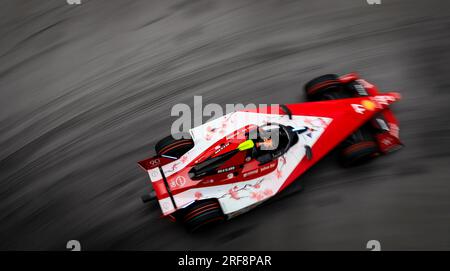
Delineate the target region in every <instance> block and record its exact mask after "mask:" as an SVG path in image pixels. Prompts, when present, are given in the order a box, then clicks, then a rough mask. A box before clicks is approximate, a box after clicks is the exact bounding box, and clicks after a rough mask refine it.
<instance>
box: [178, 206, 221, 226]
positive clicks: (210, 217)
mask: <svg viewBox="0 0 450 271" xmlns="http://www.w3.org/2000/svg"><path fill="white" fill-rule="evenodd" d="M179 219H180V221H181V222H182V223H183V224H184V226H185V227H186V228H187V230H188V231H189V232H194V231H197V230H200V229H205V228H206V227H209V226H212V225H215V224H218V223H221V222H223V221H225V215H224V214H223V211H222V208H221V207H220V204H219V201H218V200H216V199H207V200H202V201H196V202H194V203H192V204H191V205H189V206H188V207H186V208H185V209H182V210H181V213H180V214H179Z"/></svg>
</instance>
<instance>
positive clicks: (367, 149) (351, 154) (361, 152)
mask: <svg viewBox="0 0 450 271" xmlns="http://www.w3.org/2000/svg"><path fill="white" fill-rule="evenodd" d="M379 154H380V152H379V148H378V144H377V143H376V142H375V141H373V140H366V141H359V142H356V143H353V144H350V145H347V146H346V147H344V148H343V149H342V150H341V154H340V162H341V164H342V166H344V167H352V166H357V165H361V164H364V163H366V162H369V161H371V160H373V159H374V158H375V157H377V156H379Z"/></svg>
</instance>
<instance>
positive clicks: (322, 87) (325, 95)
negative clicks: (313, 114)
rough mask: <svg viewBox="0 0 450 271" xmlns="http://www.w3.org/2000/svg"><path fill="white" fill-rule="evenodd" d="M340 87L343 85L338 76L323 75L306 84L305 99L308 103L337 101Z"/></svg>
mask: <svg viewBox="0 0 450 271" xmlns="http://www.w3.org/2000/svg"><path fill="white" fill-rule="evenodd" d="M342 87H343V84H342V83H341V81H340V80H339V76H338V75H336V74H325V75H322V76H320V77H317V78H315V79H313V80H311V81H309V82H308V83H306V85H305V92H306V98H307V99H308V100H309V101H323V100H332V99H339V98H341V97H340V96H339V92H341V89H342Z"/></svg>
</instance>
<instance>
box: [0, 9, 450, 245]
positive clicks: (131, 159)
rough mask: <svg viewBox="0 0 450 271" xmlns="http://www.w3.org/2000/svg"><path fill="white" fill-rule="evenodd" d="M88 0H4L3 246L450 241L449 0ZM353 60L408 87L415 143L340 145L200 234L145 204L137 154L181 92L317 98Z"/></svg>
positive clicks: (402, 116) (405, 117)
mask: <svg viewBox="0 0 450 271" xmlns="http://www.w3.org/2000/svg"><path fill="white" fill-rule="evenodd" d="M82 1H83V4H81V5H78V6H69V5H67V4H66V2H65V1H64V0H47V1H25V0H2V1H1V2H0V37H1V38H0V248H1V249H27V250H35V249H37V250H41V249H55V250H65V246H66V242H67V241H68V240H71V239H76V240H80V242H81V244H82V249H84V250H98V249H114V250H119V249H126V250H128V249H131V250H172V249H178V250H224V249H225V250H248V249H257V250H290V249H294V250H347V249H355V250H365V249H366V248H365V246H366V242H367V241H368V240H371V239H376V240H379V241H380V242H381V245H382V249H385V250H399V249H408V250H409V249H427V250H428V249H439V250H441V249H447V250H448V249H450V178H449V176H450V168H449V164H450V163H449V162H450V107H449V104H450V103H449V102H450V99H449V98H450V92H449V88H450V68H449V67H450V50H449V49H450V31H449V29H450V3H449V1H446V0H441V1H438V0H428V1H424V0H409V1H400V0H383V3H382V4H381V5H378V6H369V5H368V4H367V3H366V1H365V0H314V1H313V0H291V1H289V0H268V1H262V0H254V1H249V0H243V1H237V0H236V1H234V0H221V1H208V0H184V1H169V0H164V1H148V0H136V1H125V0H82ZM351 71H358V72H359V73H360V74H361V75H362V76H363V77H365V78H366V79H368V80H370V81H372V82H374V83H377V84H378V85H379V86H380V87H381V89H384V90H389V91H390V90H397V91H400V92H401V93H402V94H403V96H404V99H403V100H402V101H401V102H400V103H398V104H396V105H395V106H394V110H395V113H396V114H397V116H398V118H399V120H400V122H401V126H400V128H401V136H402V137H403V141H404V143H405V145H406V148H404V149H403V150H401V151H400V152H397V153H395V154H392V155H390V156H387V157H384V158H382V159H378V160H377V161H375V162H373V163H371V164H368V165H365V166H362V167H359V168H355V169H351V170H348V169H342V168H340V167H339V166H338V165H337V164H336V163H335V162H336V161H335V158H334V157H333V156H329V157H327V158H326V159H325V160H323V161H322V162H320V163H319V164H317V165H316V166H315V167H314V168H312V170H311V171H309V172H308V173H307V174H306V175H304V176H303V177H302V178H301V180H300V182H299V183H297V184H295V185H294V186H293V187H291V188H290V189H288V190H287V191H286V192H285V193H283V194H282V195H280V197H277V198H276V199H274V200H272V201H271V202H270V203H268V204H266V205H265V206H263V207H262V208H258V209H256V210H254V211H252V212H250V213H248V214H246V215H244V216H241V217H239V218H236V219H235V220H233V221H230V222H229V223H226V224H225V225H222V226H219V227H217V228H214V229H212V230H210V231H207V232H203V233H200V234H196V235H188V234H187V233H186V232H185V231H184V230H183V229H182V228H181V227H178V226H177V225H174V224H172V223H171V222H169V221H166V220H162V219H160V218H159V214H160V213H159V208H158V207H157V206H151V205H150V206H146V205H143V204H142V203H141V201H140V198H139V196H140V195H141V194H142V193H144V192H145V191H146V190H147V189H148V182H149V181H148V179H147V176H146V174H145V172H143V171H142V170H141V169H139V168H138V166H137V164H136V161H138V160H140V159H143V158H146V157H147V156H150V155H152V154H153V145H154V143H155V142H156V141H157V140H158V139H159V138H161V137H163V136H165V135H166V134H168V133H169V129H170V126H171V123H172V122H173V121H174V120H175V119H176V118H175V117H171V116H170V111H171V108H172V106H173V105H175V104H176V103H188V104H190V105H192V103H193V96H194V95H201V96H203V102H204V103H219V104H221V105H225V104H227V103H244V104H247V103H292V102H297V101H303V99H304V97H303V93H302V86H303V84H304V83H305V82H306V81H307V80H309V79H311V78H313V77H315V76H318V75H321V74H325V73H339V74H344V73H347V72H351ZM300 184H302V185H303V186H304V189H303V190H302V191H300Z"/></svg>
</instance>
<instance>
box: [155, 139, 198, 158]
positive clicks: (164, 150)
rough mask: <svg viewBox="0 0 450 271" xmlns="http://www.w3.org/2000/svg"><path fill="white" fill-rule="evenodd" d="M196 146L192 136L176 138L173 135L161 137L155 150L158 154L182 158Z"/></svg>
mask: <svg viewBox="0 0 450 271" xmlns="http://www.w3.org/2000/svg"><path fill="white" fill-rule="evenodd" d="M193 147H194V141H192V139H190V138H186V139H185V138H181V139H174V138H173V137H172V136H171V135H170V136H167V137H165V138H163V139H161V140H160V141H159V142H158V143H156V145H155V151H156V153H157V154H158V155H168V156H172V157H175V158H180V157H181V156H183V154H185V153H186V152H188V151H189V150H190V149H192V148H193Z"/></svg>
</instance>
